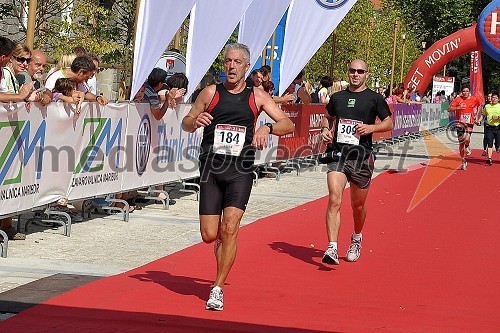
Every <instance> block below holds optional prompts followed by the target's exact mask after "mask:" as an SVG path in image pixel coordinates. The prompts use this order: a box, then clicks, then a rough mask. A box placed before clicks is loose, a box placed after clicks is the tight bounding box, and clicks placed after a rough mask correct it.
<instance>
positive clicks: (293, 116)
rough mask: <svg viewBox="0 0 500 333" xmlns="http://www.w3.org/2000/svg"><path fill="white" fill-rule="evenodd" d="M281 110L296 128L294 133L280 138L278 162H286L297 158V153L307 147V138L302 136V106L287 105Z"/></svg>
mask: <svg viewBox="0 0 500 333" xmlns="http://www.w3.org/2000/svg"><path fill="white" fill-rule="evenodd" d="M281 108H282V109H283V111H284V112H285V114H286V115H287V117H288V118H290V120H291V121H292V123H293V124H294V126H295V130H294V131H293V133H290V134H287V135H283V136H281V137H280V138H279V141H278V142H279V150H278V152H277V159H278V160H286V159H289V158H293V157H295V153H296V152H297V151H298V150H299V149H300V147H303V146H305V145H307V137H305V136H301V128H302V105H301V104H286V105H282V106H281Z"/></svg>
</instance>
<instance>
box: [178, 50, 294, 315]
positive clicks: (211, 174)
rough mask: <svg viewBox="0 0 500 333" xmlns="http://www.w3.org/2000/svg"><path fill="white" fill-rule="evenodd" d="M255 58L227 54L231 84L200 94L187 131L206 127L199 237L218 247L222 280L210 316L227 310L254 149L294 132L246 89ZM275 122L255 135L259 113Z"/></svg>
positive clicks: (265, 100) (266, 101)
mask: <svg viewBox="0 0 500 333" xmlns="http://www.w3.org/2000/svg"><path fill="white" fill-rule="evenodd" d="M249 69H250V52H249V50H248V47H247V46H246V45H243V44H237V43H235V44H229V45H227V46H226V47H225V50H224V70H225V72H226V82H224V83H223V84H220V85H212V86H209V87H207V88H205V89H203V90H202V91H201V93H200V94H199V95H198V97H197V99H196V102H195V103H194V105H193V107H192V108H191V111H190V112H189V113H188V114H187V115H186V117H184V119H183V121H182V128H183V129H184V130H185V131H188V132H194V131H195V130H196V129H197V128H199V127H204V133H203V140H202V144H201V152H200V176H201V181H200V187H201V188H200V231H201V236H202V239H203V241H204V242H205V243H212V242H215V246H214V251H215V257H216V260H217V274H216V278H215V282H214V285H213V288H212V290H211V291H210V296H209V299H208V301H207V303H206V309H208V310H222V309H223V307H224V305H223V292H222V289H223V287H224V282H225V281H226V278H227V276H228V274H229V271H230V270H231V267H232V265H233V263H234V259H235V257H236V249H237V235H238V229H239V226H240V221H241V218H242V217H243V213H244V211H245V208H246V205H247V203H248V199H249V197H250V191H251V188H252V174H251V170H252V165H253V162H254V156H255V149H263V148H265V147H267V143H268V139H269V134H275V135H284V134H288V133H291V132H293V123H292V122H291V121H290V119H288V118H287V116H286V115H285V113H284V112H283V111H282V110H281V109H279V108H278V107H277V106H276V103H274V101H273V100H272V99H271V97H270V96H269V95H268V94H267V93H266V92H265V91H264V90H263V89H258V88H246V84H245V73H246V72H248V70H249ZM262 111H265V112H266V113H267V114H268V115H269V116H270V117H271V118H272V119H273V120H274V121H275V123H273V124H266V125H263V126H261V127H259V128H258V129H256V130H255V122H256V120H257V117H258V115H259V113H260V112H262Z"/></svg>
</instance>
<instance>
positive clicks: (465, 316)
mask: <svg viewBox="0 0 500 333" xmlns="http://www.w3.org/2000/svg"><path fill="white" fill-rule="evenodd" d="M474 156H475V157H474ZM498 156H499V154H496V155H495V156H494V157H496V158H497V160H498V159H499V157H498ZM435 167H441V166H439V164H438V165H437V166H435ZM423 171H424V168H421V169H417V170H414V171H411V172H408V173H402V174H397V173H395V174H389V173H385V174H383V175H381V176H379V177H377V178H376V179H375V180H374V182H373V186H372V189H371V192H370V194H369V197H368V219H367V223H366V225H365V230H364V242H363V250H362V255H361V258H360V260H359V261H358V262H357V263H348V262H346V261H345V260H341V264H340V266H336V267H332V266H326V265H323V264H322V263H321V256H322V254H323V251H324V249H325V246H326V245H327V240H326V231H325V227H324V214H325V207H326V202H327V201H326V198H322V199H320V200H317V201H314V202H311V203H308V204H306V205H303V206H299V207H297V208H295V209H292V210H290V211H287V212H284V213H280V214H277V215H274V216H270V217H268V218H264V219H261V220H259V221H257V222H255V223H253V224H251V225H249V226H246V227H244V228H242V229H241V232H240V237H239V244H240V247H239V253H238V257H237V259H236V263H235V265H234V267H233V270H232V272H231V274H230V276H229V279H228V284H227V286H226V288H225V307H224V311H222V312H209V311H206V310H205V309H204V305H205V300H206V297H207V296H208V293H209V290H210V284H211V283H212V281H213V278H214V275H215V261H214V260H215V259H214V257H213V252H212V251H213V250H212V246H210V245H205V244H198V245H195V246H193V247H190V248H188V249H186V250H183V251H180V252H178V253H175V254H173V255H170V256H168V257H165V258H162V259H160V260H157V261H155V262H152V263H150V264H147V265H145V266H143V267H139V268H137V269H135V270H133V271H130V272H126V273H124V274H121V275H117V276H113V277H109V278H105V279H102V280H99V281H96V282H94V283H91V284H89V285H86V286H84V287H81V288H78V289H75V290H73V291H71V292H68V293H66V294H63V295H61V296H59V297H56V298H54V299H52V300H50V301H48V302H46V303H44V304H41V305H38V306H36V307H33V308H31V309H29V310H27V311H24V312H22V313H21V314H19V315H16V316H15V317H13V318H11V319H8V320H6V321H5V322H2V323H0V332H2V333H9V332H16V333H29V332H50V333H58V332H72V331H79V332H200V331H203V332H221V331H227V332H324V331H328V332H498V331H499V330H500V328H499V326H500V318H499V316H498V309H500V298H499V297H498V296H499V295H498V286H499V285H500V265H499V264H498V261H497V256H498V253H499V252H500V242H499V241H498V240H499V238H500V223H499V221H500V218H499V214H500V212H499V210H498V205H499V204H500V200H499V198H500V195H499V194H500V193H499V191H500V163H498V162H497V163H495V164H494V165H493V166H492V167H488V166H485V164H484V158H480V157H478V152H477V151H476V152H474V155H473V156H472V158H470V159H469V169H468V170H467V171H461V170H458V171H456V172H455V173H453V174H452V175H451V176H450V177H449V178H448V179H447V180H446V181H445V182H444V183H443V184H441V185H440V186H439V187H438V188H436V189H435V190H434V191H433V192H432V193H431V194H430V195H428V196H427V197H426V199H425V200H423V201H422V202H421V203H420V204H418V205H417V206H416V207H414V208H413V209H412V210H411V211H410V212H409V213H408V212H407V210H408V206H409V204H410V202H411V199H412V197H413V195H414V193H415V191H416V188H417V186H418V184H419V182H420V179H421V177H422V175H423ZM316 186H319V185H314V186H312V188H314V187H316ZM344 198H345V199H347V198H348V192H346V193H345V194H344ZM343 220H344V222H343V228H342V230H341V235H340V243H339V247H340V249H339V250H340V253H341V254H342V256H343V255H344V254H345V251H346V249H347V246H348V242H349V235H350V233H351V231H352V218H351V210H350V207H349V204H348V201H347V200H346V201H345V204H344V207H343ZM96 251H99V249H98V248H96Z"/></svg>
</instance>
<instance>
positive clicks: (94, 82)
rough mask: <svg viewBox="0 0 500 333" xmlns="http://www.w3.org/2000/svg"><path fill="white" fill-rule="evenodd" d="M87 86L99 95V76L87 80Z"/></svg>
mask: <svg viewBox="0 0 500 333" xmlns="http://www.w3.org/2000/svg"><path fill="white" fill-rule="evenodd" d="M87 86H88V87H89V90H90V92H91V93H93V94H94V95H96V96H97V78H96V76H95V75H94V76H92V77H91V78H90V79H88V80H87Z"/></svg>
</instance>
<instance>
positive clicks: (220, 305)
mask: <svg viewBox="0 0 500 333" xmlns="http://www.w3.org/2000/svg"><path fill="white" fill-rule="evenodd" d="M205 309H207V310H216V311H222V310H223V309H224V293H223V292H222V288H221V287H219V286H215V287H213V288H212V290H210V297H209V298H208V301H207V305H206V306H205Z"/></svg>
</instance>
